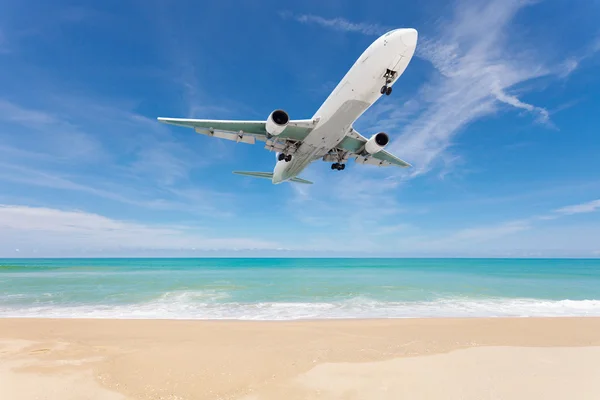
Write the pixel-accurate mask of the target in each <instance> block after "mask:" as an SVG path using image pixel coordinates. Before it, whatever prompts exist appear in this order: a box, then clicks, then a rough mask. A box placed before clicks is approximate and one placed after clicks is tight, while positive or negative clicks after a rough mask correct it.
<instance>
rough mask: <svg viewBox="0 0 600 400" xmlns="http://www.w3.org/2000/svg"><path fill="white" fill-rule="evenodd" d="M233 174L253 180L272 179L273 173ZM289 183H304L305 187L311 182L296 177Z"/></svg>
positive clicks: (246, 172) (239, 172)
mask: <svg viewBox="0 0 600 400" xmlns="http://www.w3.org/2000/svg"><path fill="white" fill-rule="evenodd" d="M233 173H234V174H236V175H245V176H251V177H253V178H263V179H273V173H272V172H249V171H233ZM290 182H295V183H304V184H306V185H312V182H311V181H307V180H306V179H302V178H297V177H296V178H292V179H290Z"/></svg>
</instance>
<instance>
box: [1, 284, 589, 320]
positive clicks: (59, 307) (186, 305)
mask: <svg viewBox="0 0 600 400" xmlns="http://www.w3.org/2000/svg"><path fill="white" fill-rule="evenodd" d="M228 300H230V299H229V298H228V295H227V293H226V292H223V291H218V290H214V291H213V290H204V291H177V292H168V293H165V294H163V295H161V296H160V297H158V298H157V299H155V300H152V301H148V302H144V303H136V304H119V305H116V304H113V305H109V304H104V305H102V304H81V305H66V304H43V305H42V304H39V303H38V304H29V305H25V304H21V305H14V304H12V305H8V304H2V302H1V301H0V317H17V318H19V317H49V318H82V317H85V318H123V319H239V320H295V319H339V318H428V317H558V316H600V300H541V299H511V298H487V299H480V298H477V299H475V298H444V299H439V300H435V301H404V302H394V301H378V300H374V299H370V298H366V297H362V296H360V297H355V298H352V299H348V300H344V301H337V302H257V303H240V302H231V301H230V302H227V301H228Z"/></svg>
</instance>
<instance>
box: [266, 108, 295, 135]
mask: <svg viewBox="0 0 600 400" xmlns="http://www.w3.org/2000/svg"><path fill="white" fill-rule="evenodd" d="M288 122H290V116H289V115H288V114H287V113H286V112H285V111H283V110H275V111H273V112H272V113H271V114H270V115H269V118H267V124H266V125H265V129H266V130H267V133H268V134H269V135H273V136H277V135H280V134H281V132H283V131H284V129H285V128H286V127H287V124H288Z"/></svg>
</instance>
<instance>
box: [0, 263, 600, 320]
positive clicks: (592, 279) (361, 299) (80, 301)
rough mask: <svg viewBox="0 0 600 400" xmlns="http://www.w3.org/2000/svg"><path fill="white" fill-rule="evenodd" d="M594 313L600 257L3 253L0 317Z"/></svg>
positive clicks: (598, 304) (599, 301) (599, 296)
mask: <svg viewBox="0 0 600 400" xmlns="http://www.w3.org/2000/svg"><path fill="white" fill-rule="evenodd" d="M599 315H600V260H598V259H596V260H584V259H304V258H299V259H273V258H265V259H256V258H252V259H240V258H230V259H219V258H206V259H181V258H178V259H159V258H153V259H106V258H104V259H29V260H27V259H5V260H2V259H0V317H49V318H82V317H84V318H157V319H243V320H290V319H320V318H412V317H504V316H512V317H535V316H548V317H552V316H599Z"/></svg>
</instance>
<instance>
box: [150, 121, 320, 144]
mask: <svg viewBox="0 0 600 400" xmlns="http://www.w3.org/2000/svg"><path fill="white" fill-rule="evenodd" d="M158 120H159V121H160V122H163V123H165V124H171V125H178V126H184V127H187V128H193V129H194V130H195V131H196V132H197V133H201V134H203V135H208V136H214V137H218V138H221V139H227V140H234V141H237V142H243V143H248V144H254V143H255V139H258V140H261V141H264V142H266V141H267V140H268V139H269V138H268V137H267V130H266V128H265V125H266V121H228V120H209V119H187V118H161V117H159V118H158ZM314 126H315V121H314V120H312V119H307V120H291V121H290V122H289V123H288V125H287V126H286V128H285V130H284V131H283V132H282V133H281V134H280V135H277V136H274V137H273V138H274V139H287V140H291V141H302V140H304V138H306V136H308V134H309V132H310V131H311V130H312V129H313V128H314Z"/></svg>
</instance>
